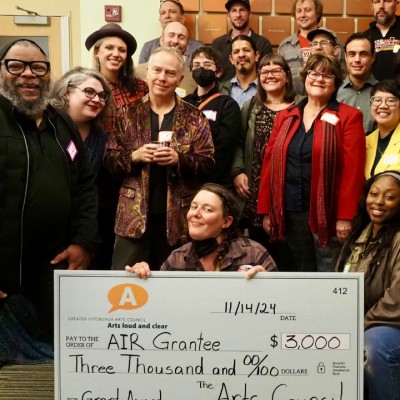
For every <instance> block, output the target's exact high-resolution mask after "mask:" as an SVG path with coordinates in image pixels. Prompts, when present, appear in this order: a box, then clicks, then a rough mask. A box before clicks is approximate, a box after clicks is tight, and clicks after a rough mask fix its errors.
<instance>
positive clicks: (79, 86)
mask: <svg viewBox="0 0 400 400" xmlns="http://www.w3.org/2000/svg"><path fill="white" fill-rule="evenodd" d="M111 101H112V96H111V89H110V87H109V85H108V83H107V80H106V79H105V78H104V76H103V75H101V74H100V73H99V72H97V71H95V70H92V69H87V68H82V67H76V68H73V69H72V70H70V71H69V72H67V73H66V74H64V76H63V77H62V78H61V79H59V80H58V81H57V82H55V84H54V85H53V88H52V90H51V93H50V103H51V104H52V105H53V107H55V108H58V109H62V110H65V111H66V112H67V113H68V114H69V116H70V117H71V118H72V119H73V121H74V122H75V124H76V125H77V127H78V130H79V133H80V135H81V138H82V140H83V143H84V145H85V149H86V154H87V157H88V160H89V163H90V165H91V166H92V168H93V170H94V171H95V172H96V174H97V173H98V172H99V170H100V167H101V165H102V161H103V156H104V150H105V144H106V141H107V134H106V133H105V130H104V127H103V121H104V116H105V113H106V111H107V108H108V107H109V106H110V103H111Z"/></svg>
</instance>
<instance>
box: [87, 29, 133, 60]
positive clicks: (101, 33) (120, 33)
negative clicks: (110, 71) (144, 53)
mask: <svg viewBox="0 0 400 400" xmlns="http://www.w3.org/2000/svg"><path fill="white" fill-rule="evenodd" d="M109 36H117V37H119V38H121V39H122V40H123V41H124V42H125V43H126V46H127V49H128V55H129V56H130V57H131V56H132V55H133V54H134V53H135V51H136V47H137V43H136V39H135V38H134V37H133V36H132V35H131V34H130V33H129V32H127V31H124V30H123V29H122V28H121V27H120V26H119V25H118V24H114V23H110V24H106V25H104V26H102V27H101V28H100V29H99V30H97V31H95V32H93V33H92V34H91V35H89V36H88V37H87V39H86V41H85V47H86V48H87V49H88V50H90V49H91V48H92V47H93V45H94V44H95V43H96V42H97V41H98V40H99V39H102V38H105V37H109Z"/></svg>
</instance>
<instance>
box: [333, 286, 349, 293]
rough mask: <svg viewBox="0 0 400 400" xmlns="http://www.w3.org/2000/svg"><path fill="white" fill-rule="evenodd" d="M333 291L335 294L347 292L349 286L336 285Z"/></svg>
mask: <svg viewBox="0 0 400 400" xmlns="http://www.w3.org/2000/svg"><path fill="white" fill-rule="evenodd" d="M332 292H333V293H334V294H347V287H335V288H334V289H333V290H332Z"/></svg>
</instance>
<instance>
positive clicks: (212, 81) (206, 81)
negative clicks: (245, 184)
mask: <svg viewBox="0 0 400 400" xmlns="http://www.w3.org/2000/svg"><path fill="white" fill-rule="evenodd" d="M190 70H191V71H192V77H193V79H194V81H195V82H196V83H197V89H196V90H195V91H194V92H193V93H192V94H190V95H188V96H186V97H185V98H184V100H185V101H187V102H188V103H190V104H193V105H194V106H196V107H197V108H199V109H200V110H202V111H203V113H204V115H205V116H206V117H207V119H208V122H209V123H210V126H211V132H212V138H213V142H214V147H215V153H214V159H215V167H214V169H213V170H212V172H211V173H210V175H209V182H213V183H219V184H220V185H223V186H225V187H226V188H228V189H232V190H233V180H232V177H231V175H230V168H231V166H232V161H233V155H234V151H235V147H236V144H237V143H238V141H239V139H240V137H241V135H242V121H241V117H240V107H239V105H238V104H237V102H236V101H235V100H233V99H232V97H230V96H226V95H222V94H221V93H219V91H218V78H219V77H220V76H221V75H222V61H221V56H220V54H219V53H218V52H217V51H216V50H214V49H213V48H212V47H209V46H205V47H200V48H199V49H197V50H195V51H194V53H193V55H192V60H191V62H190Z"/></svg>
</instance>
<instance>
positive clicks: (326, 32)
mask: <svg viewBox="0 0 400 400" xmlns="http://www.w3.org/2000/svg"><path fill="white" fill-rule="evenodd" d="M320 34H321V35H326V36H328V37H329V39H330V40H331V42H332V43H333V45H334V46H336V45H337V39H336V36H335V35H334V33H333V32H332V31H330V30H328V29H325V28H317V29H314V30H312V31H310V32H308V35H307V39H308V40H309V41H310V42H311V41H312V40H313V39H314V38H315V36H317V35H320Z"/></svg>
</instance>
